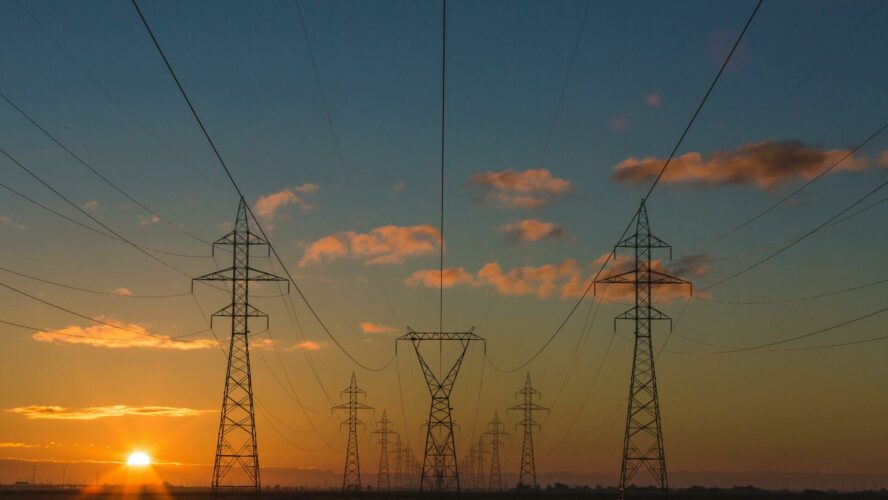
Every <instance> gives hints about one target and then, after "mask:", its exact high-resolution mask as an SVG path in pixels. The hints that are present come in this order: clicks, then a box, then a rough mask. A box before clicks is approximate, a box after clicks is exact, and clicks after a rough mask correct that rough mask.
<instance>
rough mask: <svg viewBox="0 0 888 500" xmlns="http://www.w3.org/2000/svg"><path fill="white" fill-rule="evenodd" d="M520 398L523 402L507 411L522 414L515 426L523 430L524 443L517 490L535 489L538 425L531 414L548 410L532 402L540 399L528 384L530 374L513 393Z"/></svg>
mask: <svg viewBox="0 0 888 500" xmlns="http://www.w3.org/2000/svg"><path fill="white" fill-rule="evenodd" d="M515 395H516V396H521V397H522V399H523V401H522V402H521V403H520V404H517V405H515V406H512V407H511V408H509V410H512V411H520V412H522V413H523V415H522V419H521V421H520V422H518V424H517V425H516V426H521V427H523V428H524V441H523V443H522V444H521V469H520V470H519V471H518V487H519V488H532V489H536V488H537V479H536V463H535V461H534V452H533V429H534V428H539V427H540V424H539V423H537V422H536V420H534V419H533V412H535V411H545V412H547V413H548V412H549V409H548V408H546V407H543V406H540V405H538V404H536V403H534V402H533V399H534V398H535V397H540V392H539V391H537V390H536V389H534V388H533V385H532V384H531V383H530V373H528V374H527V376H526V377H525V379H524V387H523V388H522V389H521V390H520V391H518V392H516V393H515Z"/></svg>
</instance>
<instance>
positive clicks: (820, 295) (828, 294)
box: [693, 278, 888, 305]
mask: <svg viewBox="0 0 888 500" xmlns="http://www.w3.org/2000/svg"><path fill="white" fill-rule="evenodd" d="M885 283H888V278H884V279H880V280H876V281H870V282H868V283H864V284H862V285H855V286H852V287H846V288H841V289H838V290H830V291H828V292H822V293H818V294H814V295H806V296H802V297H788V298H782V299H770V300H748V301H743V300H718V299H713V298H708V297H702V296H699V295H697V296H694V297H693V298H694V300H701V301H704V302H714V303H717V304H733V305H768V304H789V303H798V302H807V301H809V300H816V299H822V298H825V297H832V296H833V295H841V294H844V293H849V292H855V291H857V290H863V289H865V288H870V287H873V286H877V285H883V284H885Z"/></svg>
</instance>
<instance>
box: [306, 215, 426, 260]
mask: <svg viewBox="0 0 888 500" xmlns="http://www.w3.org/2000/svg"><path fill="white" fill-rule="evenodd" d="M440 245H441V235H440V233H439V232H438V230H437V229H435V228H434V227H432V226H430V225H428V224H420V225H416V226H395V225H388V226H382V227H378V228H376V229H373V230H372V231H370V232H367V233H356V232H354V231H344V232H340V233H335V234H331V235H329V236H324V237H323V238H321V239H319V240H317V241H315V242H314V243H312V244H311V245H309V246H308V248H307V249H306V250H305V254H304V255H303V256H302V260H300V261H299V266H300V267H305V266H307V265H310V264H317V263H320V262H331V261H334V260H337V259H340V258H344V257H348V258H353V259H360V260H363V261H364V264H365V265H373V264H400V263H401V262H404V259H407V258H413V257H420V256H422V255H427V254H431V253H435V252H436V251H437V250H438V248H439V246H440Z"/></svg>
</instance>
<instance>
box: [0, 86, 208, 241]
mask: <svg viewBox="0 0 888 500" xmlns="http://www.w3.org/2000/svg"><path fill="white" fill-rule="evenodd" d="M0 98H2V99H3V100H4V101H6V103H7V104H9V105H10V106H11V107H12V108H13V109H15V110H16V111H17V112H18V113H19V114H20V115H22V117H24V118H25V119H26V120H28V121H29V122H30V123H31V125H33V126H34V127H36V128H37V129H38V130H40V131H41V132H43V135H45V136H46V137H47V138H49V139H50V140H51V141H52V142H54V143H55V144H56V146H58V147H60V148H61V149H62V150H63V151H65V153H67V154H68V156H70V157H71V158H73V159H74V160H76V161H77V163H79V164H81V165H83V166H84V167H85V168H86V169H87V170H89V171H90V172H92V173H93V175H95V176H96V177H98V178H99V179H101V180H102V182H104V183H105V184H107V185H108V186H110V187H111V188H113V189H114V190H115V191H117V192H118V193H120V194H121V195H123V197H124V198H126V199H127V200H129V201H131V202H132V203H134V204H135V205H136V206H138V207H139V208H141V209H142V210H144V211H145V212H147V213H148V214H150V215H151V216H152V217H157V218H158V219H160V220H162V221H163V222H164V223H165V224H166V225H168V226H169V227H171V228H173V229H175V230H176V231H179V232H180V233H182V234H184V235H186V236H188V237H190V238H192V239H194V240H196V241H198V242H200V243H204V244H207V245H209V244H210V242H209V241H207V240H205V239H203V238H201V237H200V236H196V235H195V234H193V233H191V232H190V231H188V230H187V229H185V228H184V227H183V226H182V225H181V224H177V223H175V222H172V221H170V220H169V219H166V218H165V217H163V216H161V215H160V214H159V213H157V211H155V210H154V209H152V208H150V207H148V206H147V205H145V204H144V203H142V202H141V201H139V200H137V199H136V198H135V197H133V196H132V195H131V194H129V193H128V192H126V191H125V190H124V189H123V188H121V187H120V186H118V185H117V184H115V183H114V182H112V181H111V180H110V179H108V178H107V177H105V176H104V175H103V174H102V173H101V172H99V171H98V170H96V169H95V167H93V166H92V165H90V164H89V163H87V162H86V161H85V160H84V159H83V158H81V157H80V156H79V155H78V154H77V153H75V152H74V151H71V149H70V148H68V146H66V145H65V144H63V143H62V142H61V141H59V140H58V139H57V138H56V137H55V136H54V135H52V134H51V133H50V132H49V131H48V130H46V129H45V128H44V127H43V126H42V125H40V124H39V123H37V122H36V121H35V120H34V119H33V118H32V117H31V115H29V114H28V113H26V112H25V110H23V109H22V108H21V107H19V105H18V104H16V103H14V102H13V101H12V100H11V99H10V98H9V97H8V96H7V95H6V94H5V93H4V92H3V91H0Z"/></svg>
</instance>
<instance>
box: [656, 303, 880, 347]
mask: <svg viewBox="0 0 888 500" xmlns="http://www.w3.org/2000/svg"><path fill="white" fill-rule="evenodd" d="M886 311H888V306H886V307H882V308H880V309H877V310H875V311H871V312H868V313H866V314H863V315H860V316H856V317H854V318H851V319H849V320H845V321H842V322H840V323H836V324H833V325H830V326H827V327H824V328H818V329H817V330H814V331H811V332H807V333H804V334H801V335H796V336H794V337H789V338H785V339H782V340H776V341H773V342H767V343H764V344H758V345H753V346H747V347H737V348H733V349H724V350H721V351H708V352H685V351H664V352H668V353H670V354H689V355H700V354H734V353H740V352H750V351H760V350H763V349H767V348H769V347H774V346H778V345H782V344H788V343H791V342H795V341H798V340H802V339H806V338H809V337H814V336H817V335H821V334H824V333H827V332H831V331H833V330H837V329H839V328H842V327H845V326H848V325H851V324H854V323H857V322H859V321H863V320H865V319H868V318H872V317H874V316H878V315H880V314H882V313H884V312H886ZM868 341H873V340H868ZM857 343H862V342H857ZM852 344H853V342H852V343H846V345H852ZM797 350H803V348H798V349H797Z"/></svg>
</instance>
